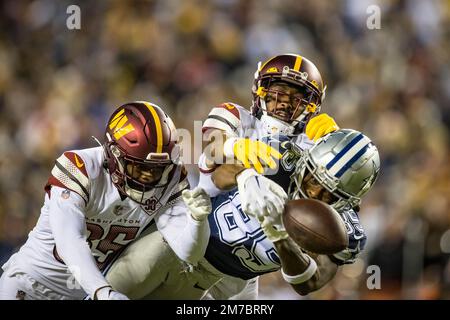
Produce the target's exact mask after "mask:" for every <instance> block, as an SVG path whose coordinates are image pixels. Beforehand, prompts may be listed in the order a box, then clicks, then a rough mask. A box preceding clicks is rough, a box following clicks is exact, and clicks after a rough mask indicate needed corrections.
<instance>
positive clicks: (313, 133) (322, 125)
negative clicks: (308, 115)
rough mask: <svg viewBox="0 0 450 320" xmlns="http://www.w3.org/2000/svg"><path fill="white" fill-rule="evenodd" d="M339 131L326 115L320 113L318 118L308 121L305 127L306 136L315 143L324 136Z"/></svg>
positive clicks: (334, 122)
mask: <svg viewBox="0 0 450 320" xmlns="http://www.w3.org/2000/svg"><path fill="white" fill-rule="evenodd" d="M336 130H339V126H338V125H337V124H336V121H334V119H333V118H332V117H330V116H329V115H327V114H326V113H321V114H319V115H318V116H316V117H314V118H312V119H311V120H309V122H308V124H307V125H306V131H305V133H306V135H307V136H308V138H309V139H310V140H313V141H316V140H317V139H319V138H321V137H323V136H324V135H326V134H329V133H331V132H334V131H336Z"/></svg>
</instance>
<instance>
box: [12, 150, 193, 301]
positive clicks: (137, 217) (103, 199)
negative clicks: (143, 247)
mask: <svg viewBox="0 0 450 320" xmlns="http://www.w3.org/2000/svg"><path fill="white" fill-rule="evenodd" d="M104 161H105V157H104V153H103V149H102V147H96V148H90V149H83V150H76V151H68V152H65V153H64V154H63V155H61V157H59V158H58V159H57V160H56V164H55V166H54V168H53V170H52V174H51V177H50V178H49V181H48V184H47V186H46V190H47V194H46V196H45V202H44V205H43V207H42V209H41V215H40V217H39V220H38V222H37V225H36V226H35V228H34V229H33V230H32V231H31V232H30V233H29V236H28V240H27V242H26V243H25V245H24V246H22V248H21V249H20V251H19V253H18V254H16V255H14V256H13V257H12V258H11V259H10V261H8V262H7V265H8V268H14V269H16V270H17V272H25V273H27V274H29V275H30V276H32V277H33V278H34V279H36V280H37V281H39V282H41V283H42V284H44V285H46V286H47V287H48V288H50V289H52V290H54V291H56V292H60V293H62V294H65V295H68V296H71V297H74V298H76V297H80V298H81V297H83V296H84V295H85V293H84V292H83V290H82V289H81V288H79V285H78V288H79V289H80V290H79V291H78V292H77V290H76V289H77V283H76V281H75V280H74V278H73V275H72V273H74V272H79V270H71V272H70V271H69V270H68V268H67V266H66V265H65V264H64V262H63V260H62V259H61V258H60V257H59V255H58V248H57V247H56V245H55V240H54V238H53V235H52V230H51V227H50V223H49V207H48V202H49V201H50V200H49V196H50V192H49V191H50V188H52V186H57V187H61V188H63V189H61V190H62V192H61V194H60V195H59V196H60V197H62V198H63V199H64V197H68V196H69V194H70V193H71V192H75V193H77V194H78V195H80V196H81V197H82V198H83V200H84V202H85V207H84V210H82V211H83V212H84V214H85V222H86V230H85V235H86V239H87V241H88V243H89V246H90V249H91V252H92V255H93V256H94V258H95V260H96V263H97V266H98V268H99V269H100V270H101V271H106V269H107V268H108V266H110V265H111V263H112V261H114V259H115V258H117V256H118V255H119V254H120V253H121V252H122V250H123V249H124V248H125V246H126V245H127V244H129V243H130V242H131V241H133V240H134V239H136V237H138V236H139V235H140V234H141V233H142V231H143V230H144V229H145V228H147V227H148V226H150V225H151V224H152V221H153V219H154V218H155V216H159V215H160V213H162V212H164V211H165V210H166V209H167V208H170V207H171V205H172V204H174V203H176V202H178V201H180V199H181V198H180V196H181V192H182V190H184V189H186V188H189V184H188V182H187V179H186V173H185V170H184V169H183V167H182V166H177V167H176V168H175V170H173V174H172V177H171V178H170V179H169V183H168V184H167V185H166V186H164V187H161V188H158V189H157V190H156V192H155V197H154V198H152V199H150V201H148V202H147V204H146V205H145V206H141V205H139V204H138V203H136V202H134V201H132V200H131V199H130V198H128V197H126V196H124V195H122V194H120V193H119V191H118V189H117V188H116V187H115V186H114V185H113V183H112V181H111V178H110V175H109V173H108V172H107V170H106V169H105V167H104V165H103V164H104ZM52 196H54V193H53V195H52ZM4 269H5V267H4ZM74 289H75V290H74Z"/></svg>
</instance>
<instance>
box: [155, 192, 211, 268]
mask: <svg viewBox="0 0 450 320" xmlns="http://www.w3.org/2000/svg"><path fill="white" fill-rule="evenodd" d="M155 221H156V225H157V227H158V230H159V232H161V234H162V235H163V237H164V239H166V241H167V242H168V243H169V245H170V247H171V248H172V250H173V251H174V252H175V254H176V255H177V256H178V258H180V259H181V260H183V261H186V262H189V263H190V264H193V265H197V263H198V261H199V260H200V259H201V258H203V256H204V255H205V252H206V247H207V245H208V239H209V235H210V229H209V223H208V219H205V220H204V221H196V220H194V219H193V218H192V217H191V214H190V213H189V209H188V208H187V207H186V205H185V204H184V202H183V200H182V199H181V197H180V199H179V200H178V201H177V202H176V203H175V204H173V205H172V206H170V207H168V208H167V209H166V210H164V211H162V212H161V213H160V214H158V215H157V216H156V217H155Z"/></svg>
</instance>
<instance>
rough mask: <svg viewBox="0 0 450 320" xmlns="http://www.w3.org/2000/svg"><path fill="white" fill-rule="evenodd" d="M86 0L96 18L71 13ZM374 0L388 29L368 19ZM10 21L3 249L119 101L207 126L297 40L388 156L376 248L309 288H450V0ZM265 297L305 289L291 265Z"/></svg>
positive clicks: (169, 0)
mask: <svg viewBox="0 0 450 320" xmlns="http://www.w3.org/2000/svg"><path fill="white" fill-rule="evenodd" d="M70 4H78V5H79V6H80V8H81V30H68V29H67V27H66V19H67V17H68V14H67V13H66V9H67V7H68V6H69V5H70ZM372 4H375V5H378V6H379V7H380V9H381V28H380V29H375V30H369V29H368V28H367V27H366V19H367V18H368V16H369V14H368V13H367V12H366V9H367V7H368V6H370V5H372ZM0 25H1V28H0V114H1V116H0V154H1V158H0V199H2V201H1V202H0V262H4V261H6V259H7V258H8V257H9V255H10V254H11V253H12V252H13V251H14V250H15V249H16V248H17V246H19V245H21V244H22V243H23V242H24V241H25V239H26V236H27V233H28V232H29V231H30V230H31V228H32V227H33V226H34V224H35V222H36V220H37V217H38V216H39V212H40V211H39V209H40V207H41V205H42V202H43V197H44V192H43V186H44V184H45V182H46V179H47V178H48V175H49V173H50V170H51V168H52V166H53V161H54V159H56V157H57V156H59V154H60V153H61V152H62V151H64V150H67V149H76V148H85V147H92V146H95V143H94V142H93V140H92V139H91V136H92V135H94V136H96V137H99V138H102V134H103V129H104V127H105V124H106V121H107V118H108V116H109V114H110V112H111V111H112V110H113V109H115V108H116V107H117V106H118V105H119V104H121V103H123V102H126V101H131V100H149V101H152V102H155V103H157V104H159V105H160V106H162V107H163V108H164V109H165V110H166V111H167V112H168V113H169V114H170V115H171V116H172V118H173V119H174V122H175V124H176V125H177V126H178V127H182V128H187V129H192V127H193V121H194V120H203V119H205V117H206V115H207V113H208V111H209V110H210V109H211V107H213V106H214V105H216V104H218V103H221V102H224V101H233V102H237V103H240V104H242V105H243V106H250V104H251V85H252V81H253V74H254V72H255V69H256V64H257V62H258V61H261V60H265V59H267V58H269V57H270V56H273V55H276V54H279V53H285V52H294V53H299V54H302V55H304V56H306V57H308V58H309V59H311V60H312V61H314V62H315V64H316V65H317V66H318V67H319V69H320V70H321V71H322V75H323V76H324V78H325V81H326V83H327V84H328V90H327V98H326V99H325V102H324V104H323V106H322V111H324V112H327V113H329V114H331V115H333V116H334V117H335V118H336V121H337V122H338V124H339V125H340V126H341V127H347V128H354V129H357V130H361V131H363V132H365V133H366V134H367V135H368V136H370V137H371V138H373V140H374V141H375V143H376V144H377V145H378V147H379V150H380V154H381V156H382V170H381V175H380V177H379V179H378V181H377V183H376V185H375V189H374V190H373V191H372V192H371V193H369V196H368V197H367V198H366V199H365V201H364V202H363V205H362V211H361V220H362V222H363V224H364V227H365V229H366V232H367V234H368V245H367V248H366V250H365V254H364V255H363V256H362V257H361V259H359V260H358V261H357V262H356V263H355V264H354V265H351V266H345V267H344V268H341V270H340V271H339V273H338V275H337V277H336V278H335V279H334V280H333V282H332V283H331V285H328V286H327V287H326V288H324V289H322V290H320V291H319V292H317V293H314V294H312V295H310V296H309V297H307V299H310V298H313V299H377V298H386V299H405V298H406V299H449V298H450V262H449V260H450V259H449V256H450V210H449V207H450V196H449V195H450V165H449V163H450V152H449V137H450V132H449V125H450V2H448V1H434V0H431V1H420V0H393V1H375V0H372V1H370V0H346V1H325V0H320V1H318V0H301V1H300V0H283V1H270V0H258V1H256V0H212V1H200V0H184V1H177V0H158V1H156V0H154V1H137V2H128V1H127V2H125V1H95V2H94V1H92V2H89V3H88V2H87V1H86V2H77V1H66V0H65V1H52V0H36V1H2V2H1V3H0ZM369 265H377V266H379V267H380V271H381V283H380V284H381V289H379V290H377V289H375V290H369V289H368V288H367V285H366V282H367V279H368V277H369V276H370V275H371V274H368V273H367V272H366V270H367V266H369ZM260 296H261V298H267V299H298V298H300V297H299V296H297V295H296V294H295V292H294V291H293V290H291V289H290V288H289V287H288V286H287V285H285V284H284V283H283V280H282V278H281V276H280V274H279V273H274V274H270V275H267V276H264V277H262V280H261V295H260Z"/></svg>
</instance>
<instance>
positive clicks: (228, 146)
mask: <svg viewBox="0 0 450 320" xmlns="http://www.w3.org/2000/svg"><path fill="white" fill-rule="evenodd" d="M238 139H239V138H236V137H232V138H228V139H227V140H225V143H224V144H223V155H224V156H225V157H226V158H234V150H233V147H234V143H235V142H236V141H237V140H238Z"/></svg>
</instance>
